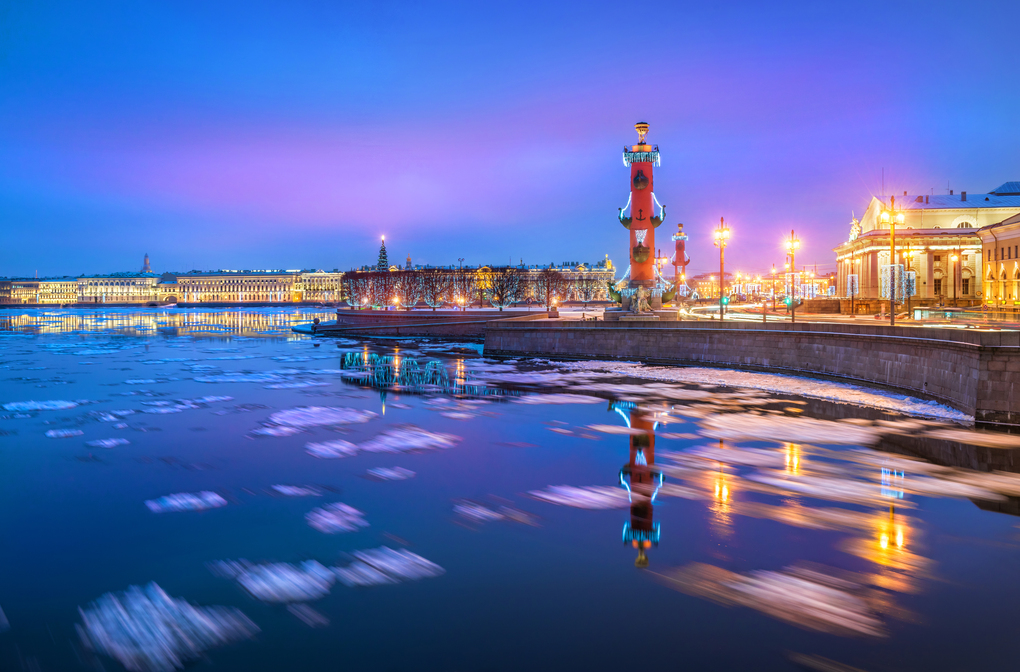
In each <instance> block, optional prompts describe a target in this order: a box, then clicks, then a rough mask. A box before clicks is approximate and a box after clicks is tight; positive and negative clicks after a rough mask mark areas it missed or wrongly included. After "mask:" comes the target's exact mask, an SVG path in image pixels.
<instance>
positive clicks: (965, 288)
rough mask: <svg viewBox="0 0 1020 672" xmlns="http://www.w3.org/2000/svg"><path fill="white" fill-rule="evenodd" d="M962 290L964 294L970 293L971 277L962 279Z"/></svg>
mask: <svg viewBox="0 0 1020 672" xmlns="http://www.w3.org/2000/svg"><path fill="white" fill-rule="evenodd" d="M960 291H962V292H963V293H964V294H970V278H963V279H962V280H960Z"/></svg>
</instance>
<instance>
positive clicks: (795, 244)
mask: <svg viewBox="0 0 1020 672" xmlns="http://www.w3.org/2000/svg"><path fill="white" fill-rule="evenodd" d="M799 248H800V240H798V238H797V236H796V234H794V232H793V229H790V238H789V240H787V241H786V251H787V252H789V253H790V270H791V271H793V274H792V275H791V276H790V284H791V285H793V286H792V287H791V288H790V289H791V290H793V291H792V294H793V296H791V297H790V322H796V321H797V285H795V284H794V283H795V282H797V280H796V273H797V261H796V254H797V250H798V249H799Z"/></svg>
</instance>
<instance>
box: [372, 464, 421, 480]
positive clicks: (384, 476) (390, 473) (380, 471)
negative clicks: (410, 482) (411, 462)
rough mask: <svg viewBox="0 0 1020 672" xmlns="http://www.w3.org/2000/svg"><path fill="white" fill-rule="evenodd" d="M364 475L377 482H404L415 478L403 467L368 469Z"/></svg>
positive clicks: (413, 474)
mask: <svg viewBox="0 0 1020 672" xmlns="http://www.w3.org/2000/svg"><path fill="white" fill-rule="evenodd" d="M366 473H367V474H368V475H369V477H371V478H374V479H376V480H379V481H406V480H407V479H409V478H414V477H415V473H414V472H413V471H411V470H410V469H404V468H403V467H392V468H390V467H376V468H375V469H369V470H368V472H366Z"/></svg>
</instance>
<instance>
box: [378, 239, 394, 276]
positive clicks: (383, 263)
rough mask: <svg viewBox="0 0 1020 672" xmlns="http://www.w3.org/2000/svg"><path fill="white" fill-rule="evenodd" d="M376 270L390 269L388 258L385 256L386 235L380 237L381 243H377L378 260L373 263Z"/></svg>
mask: <svg viewBox="0 0 1020 672" xmlns="http://www.w3.org/2000/svg"><path fill="white" fill-rule="evenodd" d="M375 267H376V270H379V271H388V270H390V260H389V259H388V258H387V257H386V236H383V237H382V244H381V245H379V261H378V262H377V263H376V265H375Z"/></svg>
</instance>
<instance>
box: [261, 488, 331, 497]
mask: <svg viewBox="0 0 1020 672" xmlns="http://www.w3.org/2000/svg"><path fill="white" fill-rule="evenodd" d="M272 487H273V490H275V491H276V492H277V493H279V494H281V495H283V496H284V497H319V496H320V495H322V492H320V491H319V489H318V488H313V487H309V486H304V485H274V486H272Z"/></svg>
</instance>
